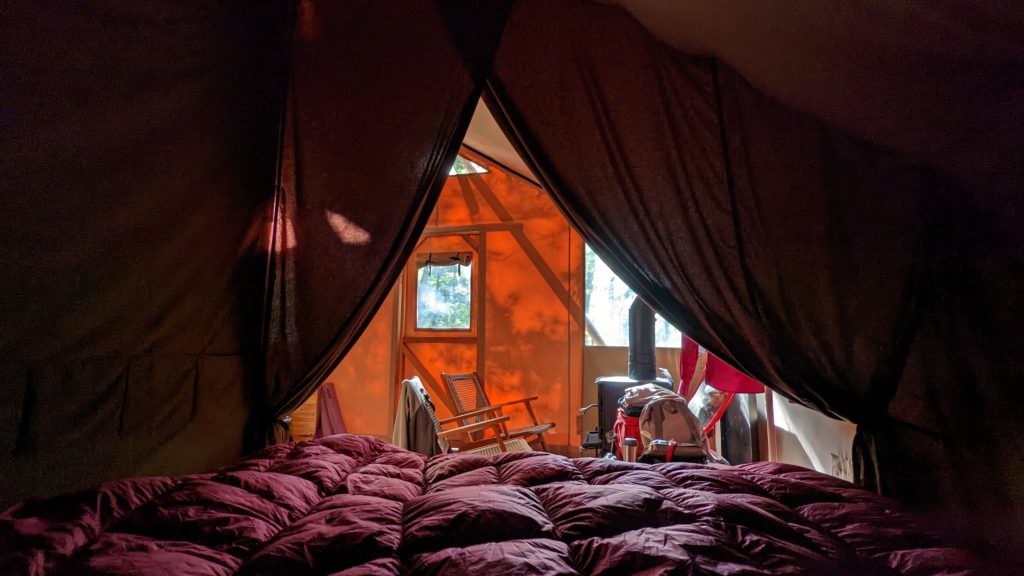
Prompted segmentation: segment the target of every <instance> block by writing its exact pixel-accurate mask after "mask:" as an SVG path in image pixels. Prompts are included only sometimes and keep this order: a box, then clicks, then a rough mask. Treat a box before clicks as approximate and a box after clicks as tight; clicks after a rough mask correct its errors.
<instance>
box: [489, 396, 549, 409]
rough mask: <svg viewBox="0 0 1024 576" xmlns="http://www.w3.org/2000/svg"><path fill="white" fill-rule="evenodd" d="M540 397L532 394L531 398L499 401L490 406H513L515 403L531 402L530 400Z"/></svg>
mask: <svg viewBox="0 0 1024 576" xmlns="http://www.w3.org/2000/svg"><path fill="white" fill-rule="evenodd" d="M538 398H539V396H530V397H529V398H520V399H518V400H509V401H508V402H499V403H497V404H492V405H491V406H490V407H491V408H501V407H502V406H511V405H513V404H529V403H530V402H532V401H534V400H536V399H538Z"/></svg>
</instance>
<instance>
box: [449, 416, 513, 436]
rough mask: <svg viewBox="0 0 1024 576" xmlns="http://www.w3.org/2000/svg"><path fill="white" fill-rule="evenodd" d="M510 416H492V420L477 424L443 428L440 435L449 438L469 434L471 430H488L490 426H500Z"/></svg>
mask: <svg viewBox="0 0 1024 576" xmlns="http://www.w3.org/2000/svg"><path fill="white" fill-rule="evenodd" d="M508 419H509V417H508V416H501V417H500V418H491V419H490V420H484V421H483V422H477V423H475V424H467V425H465V426H459V427H458V428H452V429H451V430H442V431H441V432H440V433H439V434H438V436H440V437H441V438H447V437H449V436H452V435H455V434H468V433H470V432H479V431H480V430H487V429H489V428H499V424H501V423H502V422H508Z"/></svg>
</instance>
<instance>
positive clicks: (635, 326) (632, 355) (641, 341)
mask: <svg viewBox="0 0 1024 576" xmlns="http://www.w3.org/2000/svg"><path fill="white" fill-rule="evenodd" d="M627 374H629V377H630V378H632V379H634V380H654V379H655V378H657V377H658V361H657V359H656V358H655V355H654V310H651V307H650V306H648V305H647V303H646V302H644V301H643V300H641V299H640V298H639V297H637V298H636V299H634V300H633V305H632V306H630V307H629V364H628V367H627Z"/></svg>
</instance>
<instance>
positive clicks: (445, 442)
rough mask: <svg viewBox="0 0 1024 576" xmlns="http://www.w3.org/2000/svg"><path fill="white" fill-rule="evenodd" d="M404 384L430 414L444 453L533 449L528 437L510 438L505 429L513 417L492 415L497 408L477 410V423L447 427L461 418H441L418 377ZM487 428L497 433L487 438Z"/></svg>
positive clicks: (482, 452)
mask: <svg viewBox="0 0 1024 576" xmlns="http://www.w3.org/2000/svg"><path fill="white" fill-rule="evenodd" d="M402 384H403V385H404V386H406V387H408V393H410V394H413V395H414V397H415V398H416V401H418V402H419V403H420V405H421V407H422V408H423V409H424V410H425V411H426V413H427V414H428V415H429V417H430V419H431V421H432V422H433V428H434V432H435V433H436V435H437V446H438V448H440V451H441V453H442V454H447V453H449V452H453V451H458V452H459V453H462V454H484V455H491V454H498V453H499V452H516V451H531V450H533V449H532V448H531V447H530V444H529V443H528V442H526V441H525V440H523V439H514V438H509V437H508V436H507V435H506V434H505V433H504V428H503V426H504V425H505V423H506V422H508V419H509V417H508V416H503V415H500V414H499V415H496V416H495V415H492V414H493V412H494V411H493V410H475V411H473V412H472V413H471V414H470V417H474V418H475V417H478V416H479V417H480V418H476V419H477V421H476V422H474V423H471V424H466V425H460V426H457V427H455V428H448V429H447V430H446V429H445V426H448V425H450V424H455V423H458V422H459V418H444V419H439V418H438V417H437V413H436V412H435V411H434V403H433V402H432V401H431V400H430V396H429V395H428V394H427V393H426V389H425V388H424V387H423V384H422V383H421V382H420V379H419V378H418V377H417V376H413V377H412V378H409V379H408V380H405V381H403V382H402ZM487 415H491V417H489V418H483V416H487ZM487 430H490V431H492V433H493V436H489V437H486V438H483V437H482V433H483V432H485V431H487Z"/></svg>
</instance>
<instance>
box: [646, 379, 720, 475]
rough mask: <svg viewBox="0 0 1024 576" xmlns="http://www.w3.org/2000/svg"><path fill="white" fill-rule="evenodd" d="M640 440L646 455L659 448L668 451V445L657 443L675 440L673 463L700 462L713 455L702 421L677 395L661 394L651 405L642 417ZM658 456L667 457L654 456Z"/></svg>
mask: <svg viewBox="0 0 1024 576" xmlns="http://www.w3.org/2000/svg"><path fill="white" fill-rule="evenodd" d="M640 438H641V441H642V444H643V445H644V446H645V447H646V448H645V453H646V452H647V451H649V450H653V449H656V448H657V447H658V446H661V448H660V450H664V446H665V443H664V442H662V443H657V442H654V441H655V440H664V441H666V442H668V441H670V440H675V442H676V447H674V449H673V452H674V454H673V457H672V458H671V459H672V460H693V459H698V460H699V459H702V458H705V459H706V458H707V457H708V455H709V453H708V448H707V446H708V437H707V435H706V434H704V429H703V428H702V427H701V425H700V421H698V420H697V417H696V416H694V414H693V412H690V409H689V408H688V407H687V405H686V401H685V400H683V398H682V397H681V396H679V395H676V394H672V395H668V394H658V395H656V396H655V397H653V398H651V400H650V401H649V402H647V404H646V405H645V406H644V410H643V412H641V414H640ZM658 456H662V457H664V455H661V454H655V455H654V457H655V458H656V457H658ZM665 459H667V458H665Z"/></svg>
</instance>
